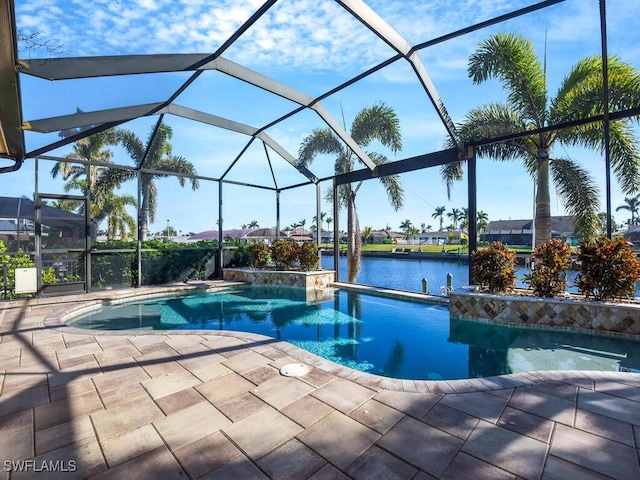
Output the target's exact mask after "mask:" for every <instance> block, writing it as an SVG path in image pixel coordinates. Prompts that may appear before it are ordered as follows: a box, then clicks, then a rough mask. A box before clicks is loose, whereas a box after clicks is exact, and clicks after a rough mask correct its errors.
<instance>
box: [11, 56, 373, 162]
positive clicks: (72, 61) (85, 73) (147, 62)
mask: <svg viewBox="0 0 640 480" xmlns="http://www.w3.org/2000/svg"><path fill="white" fill-rule="evenodd" d="M209 57H210V55H208V54H180V55H123V56H105V57H76V58H61V59H35V60H30V61H23V62H21V64H20V71H21V72H22V73H25V74H28V75H33V76H36V77H39V78H45V79H47V80H70V79H78V78H94V77H101V76H113V75H136V74H145V73H159V72H178V71H193V70H198V71H203V70H217V71H219V72H221V73H224V74H226V75H229V76H231V77H233V78H236V79H238V80H240V81H243V82H245V83H249V84H251V85H254V86H256V87H258V88H260V89H262V90H265V91H267V92H270V93H273V94H274V95H278V96H279V97H282V98H285V99H287V100H290V101H292V102H294V103H296V104H298V105H300V106H303V107H305V108H310V109H312V110H313V111H315V112H316V113H317V114H318V115H319V116H320V118H322V120H323V121H324V122H325V123H326V124H327V125H328V126H329V128H331V130H333V131H334V132H335V134H336V135H337V136H338V137H340V139H341V140H342V141H343V142H344V143H346V144H347V146H348V147H349V148H350V149H351V150H352V151H353V152H354V153H355V155H356V156H357V157H358V158H359V159H360V160H361V161H362V163H364V164H365V165H366V166H367V168H369V169H370V170H372V171H373V170H375V169H376V164H375V163H374V162H373V160H371V158H369V156H368V155H367V154H366V153H365V152H364V151H363V150H362V149H361V148H360V146H359V145H358V144H357V143H356V142H355V141H354V140H353V138H351V136H350V135H349V134H348V133H347V132H346V131H345V130H344V129H343V128H342V127H341V126H340V124H339V123H338V122H337V121H336V120H335V119H334V118H333V117H332V116H331V114H330V113H329V112H328V111H327V110H326V109H325V108H324V107H323V106H322V105H321V104H320V102H319V101H318V100H316V99H315V98H313V97H311V96H310V95H307V94H306V93H303V92H300V91H298V90H296V89H294V88H292V87H290V86H288V85H286V84H284V83H281V82H278V81H277V80H274V79H272V78H269V77H267V76H265V75H262V74H260V73H258V72H255V71H253V70H251V69H249V68H246V67H243V66H242V65H239V64H237V63H235V62H232V61H231V60H227V59H225V58H223V57H218V58H216V59H214V60H211V61H209V62H206V63H204V64H202V62H203V61H204V60H206V59H207V58H209Z"/></svg>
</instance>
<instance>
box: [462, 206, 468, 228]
mask: <svg viewBox="0 0 640 480" xmlns="http://www.w3.org/2000/svg"><path fill="white" fill-rule="evenodd" d="M460 220H462V222H461V223H460V226H461V227H462V228H469V208H468V207H460Z"/></svg>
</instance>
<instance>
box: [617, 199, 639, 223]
mask: <svg viewBox="0 0 640 480" xmlns="http://www.w3.org/2000/svg"><path fill="white" fill-rule="evenodd" d="M620 210H628V211H629V212H631V219H630V220H629V225H636V224H637V223H638V210H640V194H638V195H636V196H635V197H625V198H624V205H620V206H619V207H618V208H616V212H619V211H620Z"/></svg>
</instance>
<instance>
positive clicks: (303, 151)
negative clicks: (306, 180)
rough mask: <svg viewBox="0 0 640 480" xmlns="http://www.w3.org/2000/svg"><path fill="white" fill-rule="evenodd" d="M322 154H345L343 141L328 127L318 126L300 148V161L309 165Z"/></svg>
mask: <svg viewBox="0 0 640 480" xmlns="http://www.w3.org/2000/svg"><path fill="white" fill-rule="evenodd" d="M320 154H329V155H343V154H344V147H343V145H342V142H341V141H340V140H339V139H338V137H336V136H335V134H334V133H333V131H331V130H330V129H328V128H316V129H314V130H313V132H312V133H311V135H309V136H307V137H306V138H305V139H304V140H303V141H302V144H301V145H300V148H299V149H298V162H299V163H300V165H301V166H305V167H308V166H309V164H311V162H313V160H314V159H315V158H316V156H317V155H320Z"/></svg>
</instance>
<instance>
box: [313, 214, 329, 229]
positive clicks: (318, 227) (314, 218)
mask: <svg viewBox="0 0 640 480" xmlns="http://www.w3.org/2000/svg"><path fill="white" fill-rule="evenodd" d="M326 217H327V212H320V222H318V216H317V215H314V216H313V223H314V224H315V225H316V228H317V229H318V230H319V231H322V222H324V219H325V218H326Z"/></svg>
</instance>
